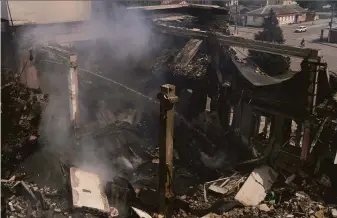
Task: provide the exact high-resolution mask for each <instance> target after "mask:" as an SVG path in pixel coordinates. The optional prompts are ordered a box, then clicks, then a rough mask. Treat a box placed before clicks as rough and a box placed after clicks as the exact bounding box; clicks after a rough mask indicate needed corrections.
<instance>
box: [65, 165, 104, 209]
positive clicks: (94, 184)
mask: <svg viewBox="0 0 337 218" xmlns="http://www.w3.org/2000/svg"><path fill="white" fill-rule="evenodd" d="M70 184H71V190H72V201H73V207H74V208H75V209H76V208H82V207H85V208H90V209H94V210H98V211H99V212H102V213H109V211H110V208H109V203H108V198H107V196H106V195H105V192H104V188H103V184H102V182H101V179H100V178H99V177H98V175H96V174H94V173H91V172H87V171H84V170H81V169H78V168H75V167H71V168H70Z"/></svg>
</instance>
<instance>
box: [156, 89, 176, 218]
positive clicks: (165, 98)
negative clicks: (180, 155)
mask: <svg viewBox="0 0 337 218" xmlns="http://www.w3.org/2000/svg"><path fill="white" fill-rule="evenodd" d="M157 97H158V99H159V100H160V118H159V120H160V133H159V189H158V190H159V197H160V202H159V203H160V208H159V211H160V214H161V216H163V217H170V210H169V207H168V206H169V205H167V202H168V203H170V202H171V201H172V200H173V197H174V194H173V132H174V104H175V103H177V102H178V97H177V96H176V95H175V86H174V85H169V84H166V85H162V86H161V88H160V93H159V94H158V96H157Z"/></svg>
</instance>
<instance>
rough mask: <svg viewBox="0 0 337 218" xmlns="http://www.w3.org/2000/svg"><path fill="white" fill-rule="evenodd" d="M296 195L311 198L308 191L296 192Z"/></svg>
mask: <svg viewBox="0 0 337 218" xmlns="http://www.w3.org/2000/svg"><path fill="white" fill-rule="evenodd" d="M295 196H296V197H298V198H309V196H308V195H307V194H306V193H304V192H303V191H298V192H296V193H295Z"/></svg>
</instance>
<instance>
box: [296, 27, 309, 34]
mask: <svg viewBox="0 0 337 218" xmlns="http://www.w3.org/2000/svg"><path fill="white" fill-rule="evenodd" d="M306 31H307V27H306V26H299V27H297V28H296V30H295V33H302V32H306Z"/></svg>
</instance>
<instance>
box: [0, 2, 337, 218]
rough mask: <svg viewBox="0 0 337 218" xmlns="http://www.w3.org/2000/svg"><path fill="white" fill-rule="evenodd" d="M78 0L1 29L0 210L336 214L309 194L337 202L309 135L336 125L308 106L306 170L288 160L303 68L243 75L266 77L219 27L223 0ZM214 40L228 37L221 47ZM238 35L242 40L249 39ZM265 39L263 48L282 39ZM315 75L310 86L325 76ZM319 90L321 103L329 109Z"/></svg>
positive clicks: (297, 150)
mask: <svg viewBox="0 0 337 218" xmlns="http://www.w3.org/2000/svg"><path fill="white" fill-rule="evenodd" d="M14 2H15V1H14ZM34 2H35V1H34ZM78 2H81V1H78ZM91 2H92V11H91V13H90V18H89V17H88V19H87V20H86V21H80V22H69V23H66V22H63V23H59V24H36V25H31V24H29V25H22V26H20V27H15V28H14V27H13V31H14V32H11V34H12V35H13V38H14V39H13V41H14V42H15V43H13V44H15V49H14V51H15V50H16V49H17V50H18V52H17V53H18V56H19V57H18V58H19V59H20V61H19V65H20V66H14V67H12V68H13V69H12V70H10V69H11V68H10V67H8V68H5V69H6V72H5V71H4V69H3V66H2V71H3V72H2V75H1V76H2V82H3V83H2V87H1V89H2V95H3V96H5V98H2V99H3V100H2V102H1V103H2V113H3V115H6V119H4V122H5V124H6V126H7V125H8V126H9V127H10V128H8V129H6V131H3V133H5V134H4V135H5V137H3V139H4V141H5V143H4V145H5V146H2V151H4V150H5V152H2V156H3V157H5V158H2V167H3V171H4V172H3V173H2V178H3V179H2V180H1V185H2V193H1V194H2V195H1V200H2V201H1V205H2V206H1V213H2V215H3V216H5V215H7V216H8V217H13V218H16V217H22V218H23V217H30V216H31V217H34V218H40V217H48V218H49V217H66V218H70V217H78V218H79V217H107V216H109V217H159V216H158V212H159V213H161V214H164V213H165V215H164V216H165V217H213V215H214V217H278V216H280V217H281V216H282V217H296V216H298V217H313V216H314V217H317V218H318V217H324V216H326V214H334V213H335V212H336V209H334V206H329V205H328V204H327V203H326V202H324V201H323V200H322V195H326V198H327V199H328V198H329V199H330V198H331V199H336V198H335V197H336V196H332V195H333V193H335V192H333V191H331V190H334V189H333V188H334V187H335V185H334V184H336V183H335V179H334V178H333V177H332V176H331V175H333V174H334V172H335V171H333V170H330V169H333V168H331V167H329V166H330V165H327V166H325V164H326V161H325V160H324V159H325V158H326V159H327V157H328V155H326V154H323V153H325V152H326V151H325V150H324V149H325V148H322V149H321V147H320V146H318V144H317V145H316V146H315V143H320V145H322V144H326V145H328V144H329V143H330V144H331V145H332V144H336V143H333V142H334V141H333V140H335V141H336V137H335V136H336V132H337V128H336V122H335V121H333V120H332V118H331V117H324V116H322V115H321V114H320V113H323V112H318V114H319V115H317V116H316V115H315V117H312V119H315V122H313V123H315V124H313V125H312V130H313V131H312V133H314V132H315V133H316V129H317V138H316V139H315V140H313V145H312V146H311V149H310V152H309V153H312V154H315V153H316V151H317V153H319V154H318V155H316V154H315V155H312V156H311V155H309V156H310V158H308V159H307V162H308V166H309V167H307V165H302V164H298V162H299V161H300V156H299V155H301V158H302V153H301V152H302V151H304V150H305V149H304V150H303V148H304V147H305V146H303V144H304V141H305V140H304V133H308V132H306V131H305V128H304V126H303V125H302V124H303V123H301V122H302V118H303V117H302V115H301V116H300V117H301V119H299V120H301V121H298V120H297V119H298V118H296V128H294V129H293V128H292V127H293V125H294V123H295V120H291V119H293V118H291V119H290V118H289V119H288V117H287V116H284V115H283V113H286V114H287V113H288V110H283V107H285V106H287V108H288V106H289V105H292V104H294V105H292V107H290V108H292V109H294V110H295V109H296V112H294V113H291V114H290V115H291V117H292V116H297V114H302V112H303V113H304V110H302V109H304V108H302V104H300V105H296V103H297V102H298V100H300V99H304V101H306V100H305V99H307V90H306V88H305V87H304V88H303V93H302V91H301V92H298V93H299V94H298V96H299V97H298V99H297V97H296V100H295V101H293V99H294V96H293V93H292V91H291V90H292V89H290V88H289V87H295V88H296V89H298V88H300V85H299V84H302V85H303V86H305V84H307V83H306V82H303V81H308V76H307V75H309V74H308V73H307V72H305V70H306V68H305V67H303V69H304V70H303V72H302V71H301V72H298V73H297V74H296V75H295V76H293V77H291V78H288V79H287V81H284V82H283V81H282V82H281V83H275V84H274V82H273V83H271V84H269V85H263V86H261V87H260V85H261V84H260V83H259V85H256V82H254V81H253V82H252V81H251V76H253V77H254V78H255V77H256V78H257V79H259V80H260V79H261V80H262V81H267V82H268V81H269V80H270V79H271V78H270V77H271V76H270V75H267V74H266V75H264V73H262V72H260V70H259V68H256V66H255V65H252V66H250V62H249V63H248V62H247V60H242V59H241V58H239V56H237V54H236V50H235V49H233V47H232V46H230V45H232V44H231V42H230V41H231V40H233V41H235V40H237V39H238V36H232V35H230V33H229V28H228V25H227V24H228V22H229V21H228V15H229V14H228V13H229V10H228V9H227V8H225V7H218V6H215V7H213V6H210V5H206V6H205V5H194V4H182V5H180V4H179V5H174V6H171V5H169V6H167V5H165V4H163V5H161V6H155V7H152V6H151V7H145V9H144V8H142V7H140V8H139V7H138V8H137V7H133V8H125V7H123V6H120V5H118V4H117V3H115V2H114V1H91ZM151 2H152V1H151ZM84 4H86V3H84ZM74 8H76V7H73V8H72V10H73V12H74V13H77V12H78V13H79V11H78V10H76V9H79V8H76V9H74ZM154 8H155V9H154ZM158 8H160V10H158ZM163 8H164V10H161V9H163ZM171 9H174V10H171ZM176 9H177V10H176ZM158 11H159V12H158ZM186 14H188V15H186ZM158 15H159V16H158ZM12 23H13V21H12ZM219 23H220V24H222V25H218V24H219ZM278 28H279V27H278ZM266 31H268V30H266ZM201 32H203V33H205V34H200V33H201ZM199 34H200V35H199ZM182 35H183V36H184V37H182ZM197 36H198V37H204V38H202V39H201V38H198V39H195V37H197ZM213 36H215V37H213ZM221 38H222V39H224V38H227V39H230V40H229V41H228V44H225V45H223V44H221V43H223V42H222V41H221V40H220V39H221ZM241 40H242V41H243V42H244V43H243V44H244V45H240V46H242V47H246V46H247V47H248V48H249V47H251V49H253V47H254V45H255V44H260V45H261V43H259V42H257V41H256V40H247V39H244V38H241ZM264 44H265V43H264ZM265 45H268V44H265ZM274 46H275V47H276V48H272V47H273V46H271V48H268V49H271V50H273V49H274V50H275V49H278V48H281V47H282V48H283V47H284V45H279V44H274ZM13 47H14V46H13ZM234 47H235V46H234ZM262 47H263V46H262ZM292 49H293V50H294V51H298V50H301V52H300V53H301V54H302V52H304V50H302V49H300V48H295V47H294V48H292ZM266 50H267V49H266ZM263 51H264V50H263V49H262V51H260V50H259V52H263ZM268 51H269V50H267V51H266V52H268ZM269 52H270V51H269ZM310 53H312V54H316V53H315V52H310ZM75 60H76V61H75ZM220 60H221V61H220ZM303 63H304V64H303V66H306V65H305V64H308V63H305V62H303ZM320 66H321V67H324V66H325V67H326V65H324V64H323V63H322V65H320ZM252 67H253V68H252ZM15 68H19V69H18V70H17V69H15ZM14 69H15V70H14ZM308 69H309V68H308ZM310 69H311V68H310ZM321 70H322V72H323V70H324V69H321ZM244 75H246V76H244ZM247 75H248V76H247ZM249 75H251V76H249ZM267 77H268V78H267ZM326 79H327V78H326V77H324V78H323V77H322V78H320V79H319V81H320V82H318V83H317V84H320V85H322V84H323V86H326V87H328V85H327V84H328V83H329V82H327V81H326ZM273 81H274V79H273ZM333 81H336V80H333ZM164 84H172V85H175V88H174V89H175V95H176V96H174V94H172V93H170V94H168V95H167V96H165V95H164V92H165V91H167V92H170V91H172V90H173V88H172V86H169V85H168V86H162V85H164ZM294 84H295V85H294ZM308 84H309V83H308ZM331 84H332V83H331ZM264 86H266V87H264ZM317 86H319V85H317ZM320 87H322V86H320ZM320 89H321V88H318V90H319V91H320ZM286 90H289V93H290V96H289V93H288V92H287V91H286ZM301 90H302V87H301ZM323 91H324V90H323ZM159 92H160V93H159ZM158 93H159V94H158ZM171 94H172V95H171ZM274 94H275V96H274ZM335 95H336V94H335ZM296 96H297V95H296ZM318 96H320V95H318ZM322 96H323V95H322ZM157 97H158V98H159V99H158V100H157ZM163 97H165V98H163ZM166 97H167V98H166ZM177 97H178V98H177ZM278 98H280V99H284V100H282V101H281V100H279V99H278ZM325 98H326V100H327V101H324V102H325V103H324V104H325V106H323V107H324V108H325V109H326V108H328V107H330V106H331V107H332V108H335V107H333V106H334V105H336V102H335V101H332V100H331V99H330V98H331V96H329V97H325ZM325 98H324V99H325ZM275 99H276V102H275V101H274V100H275ZM322 99H323V97H322ZM177 100H179V101H178V102H177ZM328 100H329V101H328ZM283 101H285V102H283ZM164 102H165V103H166V104H165V103H164ZM322 102H323V101H322ZM167 103H169V104H167ZM172 105H175V108H172V107H171V106H172ZM166 106H167V107H166ZM255 106H256V107H255ZM270 108H274V109H275V110H274V109H273V110H270ZM173 109H174V111H173ZM165 110H167V111H165ZM74 111H76V112H75V113H74ZM275 111H276V113H275ZM278 111H279V112H280V113H278ZM297 112H298V113H297ZM289 113H290V110H289ZM331 113H332V112H331ZM331 116H332V115H331ZM334 116H335V115H334ZM171 118H173V120H174V122H173V123H174V126H170V124H172V122H171V121H172V120H171ZM303 120H304V118H303ZM310 122H311V121H310ZM304 124H306V122H305V123H304ZM164 126H165V127H166V129H165V131H166V133H165V134H164ZM171 127H172V128H174V129H173V130H172V129H171ZM290 127H291V128H290ZM302 127H303V128H302ZM302 130H303V131H304V132H303V131H302ZM171 131H174V137H173V142H172V140H171V137H170V136H169V135H170V134H168V132H171ZM309 132H310V131H309ZM332 133H333V134H335V136H334V137H335V138H332V135H333V134H332ZM320 134H321V135H325V136H328V135H330V136H328V138H332V139H331V140H324V139H323V140H321V139H322V138H323V137H322V136H320ZM159 136H160V137H159ZM287 137H290V138H287ZM310 137H311V136H310ZM292 138H295V139H296V140H295V139H294V140H292ZM302 139H303V140H302ZM171 142H172V143H171ZM307 142H308V140H307ZM307 142H306V143H307ZM292 143H293V144H294V145H295V146H292ZM172 144H173V145H174V146H173V148H172V147H171V145H172ZM281 145H282V147H280V146H281ZM307 145H308V144H307ZM275 146H276V148H275ZM4 147H5V148H6V149H4ZM314 147H315V148H314ZM328 147H329V146H326V148H328ZM316 148H319V149H321V150H316ZM165 149H166V150H165ZM171 149H172V150H171ZM312 149H314V150H313V152H311V150H312ZM164 150H165V152H164ZM330 151H331V149H330V150H329V152H330ZM307 153H308V151H307ZM326 153H327V152H326ZM276 154H277V155H276ZM295 154H298V155H295ZM327 154H328V153H327ZM330 154H331V152H330V153H329V155H330ZM311 157H313V158H311ZM329 157H330V156H329ZM171 158H172V159H173V161H172V160H171ZM159 159H160V161H159ZM163 159H166V160H165V161H163ZM311 159H312V160H311ZM336 160H337V157H336ZM301 161H302V160H301ZM172 162H173V163H174V164H173V165H172ZM4 163H5V164H4ZM269 164H270V165H272V166H268V165H269ZM314 165H315V166H314ZM290 166H291V167H290ZM303 166H305V167H303ZM313 168H315V169H313ZM334 169H335V168H334ZM307 171H310V172H307ZM311 171H312V172H315V173H312V172H311ZM317 172H319V173H317ZM166 177H167V178H166ZM330 177H331V178H330ZM165 178H166V179H165ZM165 180H167V181H165ZM329 190H330V191H329ZM308 193H310V196H309V194H308ZM330 193H332V194H331V195H330ZM171 197H172V198H171ZM166 200H168V201H167V202H166ZM331 201H332V200H331ZM332 202H333V201H332ZM166 206H167V207H166ZM168 208H169V209H172V212H173V215H172V214H170V215H168V214H169V212H171V211H170V210H169V209H168ZM145 211H147V212H148V213H149V214H151V215H149V214H147V213H145ZM166 213H167V214H166ZM4 214H5V215H4ZM216 214H221V215H216ZM171 215H172V216H171Z"/></svg>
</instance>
